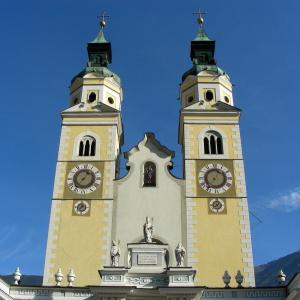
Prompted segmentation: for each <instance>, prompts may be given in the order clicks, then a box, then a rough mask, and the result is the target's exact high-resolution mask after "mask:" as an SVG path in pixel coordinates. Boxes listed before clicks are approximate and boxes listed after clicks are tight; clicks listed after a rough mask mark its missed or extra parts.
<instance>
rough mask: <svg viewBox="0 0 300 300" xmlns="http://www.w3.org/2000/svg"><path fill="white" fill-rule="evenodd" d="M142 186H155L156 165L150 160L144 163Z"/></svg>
mask: <svg viewBox="0 0 300 300" xmlns="http://www.w3.org/2000/svg"><path fill="white" fill-rule="evenodd" d="M143 186H145V187H147V186H156V165H155V163H153V162H151V161H147V162H146V163H145V164H144V183H143Z"/></svg>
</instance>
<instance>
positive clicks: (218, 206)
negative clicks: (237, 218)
mask: <svg viewBox="0 0 300 300" xmlns="http://www.w3.org/2000/svg"><path fill="white" fill-rule="evenodd" d="M209 209H210V210H211V211H212V212H214V213H220V212H222V211H224V209H225V203H224V201H223V200H222V199H212V200H210V201H209Z"/></svg>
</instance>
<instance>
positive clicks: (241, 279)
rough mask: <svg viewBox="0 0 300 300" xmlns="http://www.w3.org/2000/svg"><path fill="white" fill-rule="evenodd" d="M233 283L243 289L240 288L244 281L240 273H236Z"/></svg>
mask: <svg viewBox="0 0 300 300" xmlns="http://www.w3.org/2000/svg"><path fill="white" fill-rule="evenodd" d="M235 281H236V283H237V284H238V287H239V288H240V287H243V286H242V283H243V281H244V276H243V275H242V273H241V271H240V270H238V271H237V273H236V276H235Z"/></svg>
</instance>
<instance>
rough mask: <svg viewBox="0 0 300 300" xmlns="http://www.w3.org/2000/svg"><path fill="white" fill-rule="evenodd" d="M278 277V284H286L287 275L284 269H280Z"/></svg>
mask: <svg viewBox="0 0 300 300" xmlns="http://www.w3.org/2000/svg"><path fill="white" fill-rule="evenodd" d="M277 279H278V284H279V285H284V284H285V280H286V275H285V274H284V273H283V271H282V270H280V271H279V272H278V275H277Z"/></svg>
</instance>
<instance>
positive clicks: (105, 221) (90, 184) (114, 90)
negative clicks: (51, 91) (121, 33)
mask: <svg viewBox="0 0 300 300" xmlns="http://www.w3.org/2000/svg"><path fill="white" fill-rule="evenodd" d="M100 25H101V30H100V32H99V34H98V35H97V37H96V38H95V39H94V40H93V41H91V42H90V43H88V45H87V51H88V58H89V60H88V63H87V66H86V67H85V68H84V69H83V70H82V71H81V72H80V73H79V74H77V75H76V76H75V77H74V78H73V79H72V81H71V86H70V101H69V108H68V109H66V110H64V111H63V112H62V113H61V116H62V127H61V137H60V144H59V152H58V159H57V164H56V173H55V182H54V190H53V197H52V206H51V216H50V224H49V233H48V242H47V251H46V259H45V268H44V281H43V284H44V285H54V284H55V281H54V275H55V273H56V272H57V270H58V269H59V268H61V269H62V272H63V274H64V275H65V277H64V281H65V282H63V285H64V284H65V285H66V284H67V281H66V274H67V273H68V272H69V270H70V269H73V270H74V271H75V274H76V275H77V280H76V285H79V286H85V285H91V284H98V283H99V275H98V269H99V268H100V267H101V266H102V265H107V264H108V263H109V251H110V241H111V224H112V208H113V205H112V202H113V201H112V200H113V181H114V179H115V178H117V177H118V171H119V166H118V160H119V153H120V147H121V145H122V142H123V141H122V139H123V132H122V121H121V103H122V88H121V82H120V78H119V77H118V76H117V75H116V74H115V73H113V72H112V71H111V70H110V69H109V68H108V66H109V64H110V63H111V62H112V52H111V44H110V43H109V42H108V41H107V40H106V39H105V36H104V26H105V22H104V20H102V21H101V22H100Z"/></svg>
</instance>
